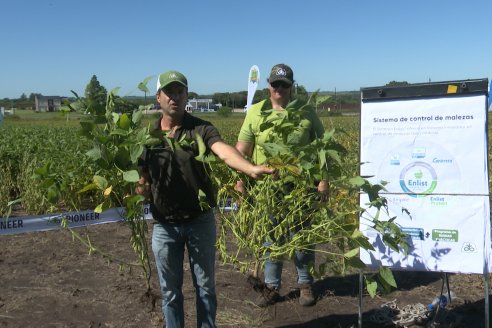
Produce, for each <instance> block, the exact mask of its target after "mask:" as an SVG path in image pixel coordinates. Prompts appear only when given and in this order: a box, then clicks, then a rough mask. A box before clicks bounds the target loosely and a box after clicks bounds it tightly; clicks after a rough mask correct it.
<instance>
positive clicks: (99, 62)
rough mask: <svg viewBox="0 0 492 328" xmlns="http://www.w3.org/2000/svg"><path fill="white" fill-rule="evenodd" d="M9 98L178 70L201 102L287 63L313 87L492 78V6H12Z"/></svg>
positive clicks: (1, 41) (344, 1) (3, 29)
mask: <svg viewBox="0 0 492 328" xmlns="http://www.w3.org/2000/svg"><path fill="white" fill-rule="evenodd" d="M0 13H1V15H0V99H3V98H19V97H20V96H21V95H22V94H25V95H26V96H29V95H30V94H31V93H41V94H42V95H45V96H47V95H49V96H72V93H71V90H73V91H75V92H76V93H78V94H79V95H83V94H84V90H85V87H86V85H87V84H88V83H89V81H90V79H91V77H92V76H93V75H96V76H97V79H98V80H99V82H100V83H101V84H102V85H103V86H104V87H106V89H107V90H112V89H114V88H117V87H118V88H119V90H118V94H119V95H120V96H131V95H134V96H143V95H144V93H143V92H142V91H140V90H139V89H138V88H137V85H138V83H139V82H141V81H143V80H144V79H145V78H147V77H152V78H151V79H150V81H149V83H148V88H149V89H150V92H151V93H154V92H155V85H156V79H157V76H158V75H159V74H160V73H162V72H165V71H168V70H178V71H180V72H182V73H183V74H185V75H186V76H187V78H188V84H189V91H192V92H196V93H198V94H200V95H207V94H208V95H210V94H213V93H215V92H236V91H242V90H247V81H248V73H249V69H250V67H251V66H252V65H257V66H258V67H259V70H260V83H259V86H258V87H259V88H260V89H262V88H265V87H266V86H267V82H266V79H267V77H268V73H269V71H270V69H271V67H272V66H273V65H275V64H277V63H285V64H288V65H289V66H291V67H292V69H293V71H294V79H295V80H296V82H297V83H298V84H300V85H303V86H304V87H305V88H306V89H307V90H308V91H316V90H321V91H335V90H337V91H354V90H360V88H364V87H375V86H382V85H385V84H386V83H388V82H390V81H407V82H409V83H425V82H429V81H432V82H439V81H454V80H464V79H479V78H489V79H490V78H492V63H491V59H492V42H491V35H492V24H491V21H492V19H491V17H492V1H490V0H467V1H463V0H459V1H458V0H413V1H403V0H338V1H333V0H302V1H301V0H297V1H292V0H283V1H275V0H264V1H260V0H249V1H247V0H241V1H239V0H209V1H206V0H201V1H198V0H196V1H191V0H175V1H166V0H160V1H153V0H140V1H137V0H133V1H129V0H119V1H113V0H84V1H80V0H77V1H75V0H15V1H14V0H10V1H8V0H5V1H2V2H1V3H0Z"/></svg>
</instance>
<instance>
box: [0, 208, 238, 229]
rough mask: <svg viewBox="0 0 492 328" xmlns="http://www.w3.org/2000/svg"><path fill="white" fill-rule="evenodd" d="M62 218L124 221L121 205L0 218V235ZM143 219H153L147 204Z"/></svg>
mask: <svg viewBox="0 0 492 328" xmlns="http://www.w3.org/2000/svg"><path fill="white" fill-rule="evenodd" d="M236 209H237V206H236V204H234V203H233V202H232V200H227V201H225V202H224V203H221V204H219V210H220V211H222V212H229V211H235V210H236ZM63 218H65V219H67V221H68V225H67V226H68V227H69V228H79V227H84V226H87V225H93V224H102V223H111V222H117V221H124V220H125V209H124V208H123V207H117V208H111V209H108V210H107V211H104V212H102V213H96V212H94V211H92V210H87V211H80V212H65V213H57V214H43V215H35V216H24V217H11V218H0V235H15V234H19V233H25V232H34V231H47V230H55V229H60V228H61V222H62V219H63ZM144 219H146V220H152V219H153V217H152V214H151V213H150V208H149V205H145V206H144Z"/></svg>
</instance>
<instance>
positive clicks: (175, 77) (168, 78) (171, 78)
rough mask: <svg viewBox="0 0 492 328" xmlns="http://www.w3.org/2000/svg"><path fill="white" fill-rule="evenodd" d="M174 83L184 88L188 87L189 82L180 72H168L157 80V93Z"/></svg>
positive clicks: (160, 75)
mask: <svg viewBox="0 0 492 328" xmlns="http://www.w3.org/2000/svg"><path fill="white" fill-rule="evenodd" d="M173 82H177V83H179V84H181V85H183V86H184V87H188V81H187V80H186V77H185V76H184V75H183V74H182V73H180V72H178V71H167V72H166V73H162V74H159V77H158V78H157V91H159V90H161V89H162V88H165V87H166V86H168V85H169V84H171V83H173Z"/></svg>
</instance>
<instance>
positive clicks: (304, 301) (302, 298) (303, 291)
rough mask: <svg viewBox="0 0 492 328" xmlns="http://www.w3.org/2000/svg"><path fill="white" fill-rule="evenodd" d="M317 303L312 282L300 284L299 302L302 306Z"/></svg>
mask: <svg viewBox="0 0 492 328" xmlns="http://www.w3.org/2000/svg"><path fill="white" fill-rule="evenodd" d="M315 303H316V298H315V297H314V293H313V288H312V286H311V284H304V285H300V293H299V304H300V305H302V306H312V305H314V304H315Z"/></svg>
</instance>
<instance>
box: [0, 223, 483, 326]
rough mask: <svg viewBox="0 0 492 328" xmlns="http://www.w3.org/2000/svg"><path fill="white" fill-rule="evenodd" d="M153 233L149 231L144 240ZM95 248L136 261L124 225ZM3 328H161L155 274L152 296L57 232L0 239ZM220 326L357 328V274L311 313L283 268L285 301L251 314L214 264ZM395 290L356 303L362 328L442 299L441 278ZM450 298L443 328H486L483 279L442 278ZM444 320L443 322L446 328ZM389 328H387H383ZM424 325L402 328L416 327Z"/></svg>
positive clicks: (247, 297)
mask: <svg viewBox="0 0 492 328" xmlns="http://www.w3.org/2000/svg"><path fill="white" fill-rule="evenodd" d="M151 229H152V224H149V235H150V233H151ZM77 232H79V233H80V234H85V233H87V234H88V235H89V236H90V240H91V242H92V244H93V245H96V246H97V247H98V248H100V249H101V250H103V251H106V252H108V253H111V254H112V255H113V256H115V257H117V258H120V259H123V260H125V261H127V262H133V263H135V262H136V257H135V255H134V253H133V251H132V249H131V247H130V243H129V238H130V234H129V230H128V228H127V227H126V226H125V224H124V223H123V222H120V223H109V224H101V225H94V226H89V227H86V228H79V229H77ZM0 249H1V251H0V279H1V283H2V287H1V291H0V327H22V328H25V327H164V320H163V317H162V312H161V309H160V303H161V300H160V296H158V297H157V298H155V295H160V292H159V284H158V280H157V277H156V272H155V269H154V271H153V277H152V282H151V283H152V292H153V293H155V295H149V294H146V287H145V281H144V279H143V277H142V274H141V271H140V269H139V268H134V269H129V268H128V267H126V268H124V269H122V270H119V269H118V265H117V264H115V263H108V262H107V261H106V260H105V259H104V258H102V257H101V256H98V255H94V254H92V255H90V254H88V250H87V248H86V247H85V246H84V245H82V244H81V243H80V242H79V241H77V240H75V241H74V240H72V237H71V235H70V233H69V232H68V231H63V230H56V231H48V232H35V233H26V234H19V235H10V236H1V237H0ZM185 269H186V271H185V282H184V286H183V291H184V296H185V307H186V309H185V313H186V314H185V315H186V317H185V321H186V326H187V327H194V326H195V325H196V323H195V317H196V316H195V294H194V288H193V285H192V282H191V274H190V272H189V266H188V265H187V264H186V265H185ZM216 271H217V276H216V280H217V293H218V305H219V307H218V314H217V325H218V326H219V327H284V328H286V327H291V328H293V327H357V322H358V297H357V294H358V279H359V277H358V275H349V276H345V277H339V276H327V277H325V278H324V279H322V280H318V281H317V282H316V283H315V285H314V287H315V292H316V295H317V298H318V301H317V304H316V305H315V306H313V307H307V308H306V307H302V306H300V305H299V304H298V303H297V299H296V298H297V296H298V293H299V292H298V289H297V286H296V276H295V268H294V266H293V264H292V263H286V265H285V267H284V272H283V287H282V290H281V295H282V301H281V302H279V303H277V304H275V305H274V306H270V307H268V308H259V307H257V306H255V305H254V301H255V299H256V298H257V297H258V293H257V292H255V291H254V289H253V287H252V286H251V284H250V283H248V279H247V277H246V276H245V275H244V274H242V273H241V272H239V271H238V270H237V269H235V268H234V267H232V266H230V265H224V264H221V263H220V262H217V270H216ZM395 277H396V280H397V283H398V286H399V287H398V289H397V290H395V291H393V292H392V293H390V294H389V295H384V296H379V297H376V298H374V299H371V298H370V297H368V296H364V297H363V307H362V310H363V314H364V321H363V327H382V326H383V325H382V323H377V322H376V321H375V318H376V316H375V314H376V315H378V314H381V306H382V305H384V304H391V305H392V306H393V307H395V306H396V307H398V308H399V309H403V308H404V307H405V306H408V305H410V306H412V305H416V304H418V303H421V304H423V305H427V303H429V302H430V301H431V300H432V299H433V298H434V297H435V296H436V295H437V294H438V293H439V292H440V290H441V277H442V275H441V274H439V273H427V272H395ZM449 282H450V286H451V289H452V290H453V291H454V292H455V293H456V295H457V298H456V299H454V300H453V302H452V304H449V305H448V306H447V307H446V308H445V310H444V311H442V312H441V319H442V322H444V324H441V325H440V327H484V322H485V321H484V317H485V315H484V312H485V311H484V284H483V277H482V276H481V275H460V274H451V275H449ZM446 320H447V321H446ZM390 326H391V325H390ZM419 326H422V325H415V324H414V325H409V327H419Z"/></svg>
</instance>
